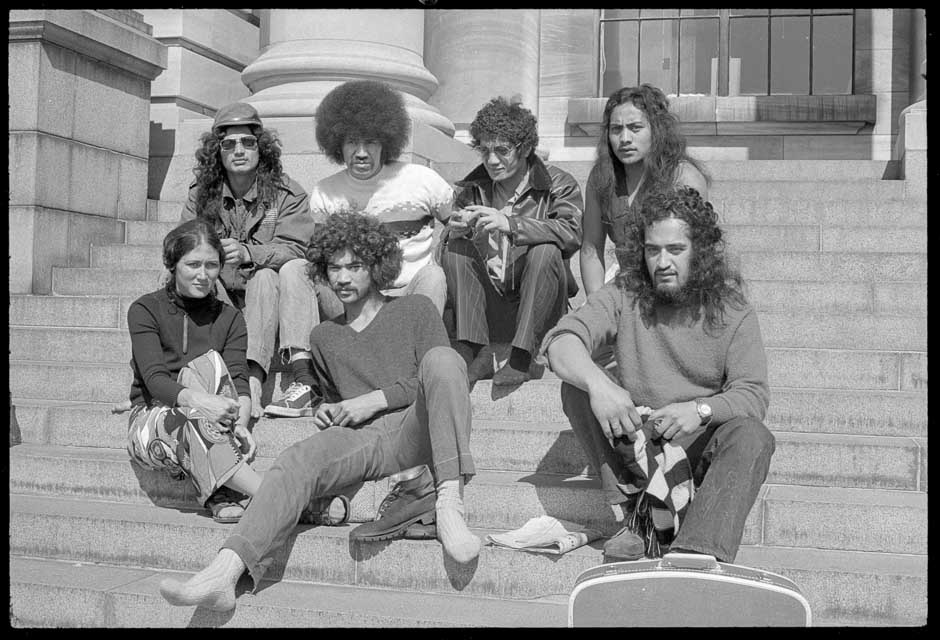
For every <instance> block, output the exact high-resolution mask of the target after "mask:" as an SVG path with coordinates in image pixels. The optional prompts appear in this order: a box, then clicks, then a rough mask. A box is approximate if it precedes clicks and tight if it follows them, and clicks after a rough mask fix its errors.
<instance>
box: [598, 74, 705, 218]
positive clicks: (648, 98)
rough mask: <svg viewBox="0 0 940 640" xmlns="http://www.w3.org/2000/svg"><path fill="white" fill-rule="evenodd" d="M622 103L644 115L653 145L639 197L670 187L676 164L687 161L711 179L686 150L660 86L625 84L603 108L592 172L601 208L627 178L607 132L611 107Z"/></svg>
mask: <svg viewBox="0 0 940 640" xmlns="http://www.w3.org/2000/svg"><path fill="white" fill-rule="evenodd" d="M622 104H632V105H633V106H635V107H636V108H637V109H639V110H640V111H642V112H643V113H644V114H645V115H646V119H647V120H648V121H649V125H650V133H651V137H652V144H651V146H650V152H649V155H648V156H647V157H646V159H645V160H644V165H645V169H646V180H644V181H643V184H642V185H641V187H640V193H639V194H637V195H638V199H642V197H644V196H645V194H647V193H650V192H652V191H662V190H663V189H666V188H670V187H672V186H673V184H674V183H675V181H676V178H677V177H678V174H679V166H680V165H681V164H682V163H683V162H688V163H689V164H691V165H692V166H694V167H695V168H696V169H698V170H699V171H700V172H701V173H702V175H703V176H705V179H706V181H707V182H708V181H710V178H709V176H708V173H707V172H706V171H705V167H704V166H703V165H702V164H701V163H700V162H698V161H697V160H695V159H694V158H692V157H690V156H689V154H688V153H687V152H686V140H685V136H684V135H683V134H682V132H681V131H680V126H679V118H677V117H676V115H675V114H674V113H672V112H671V111H670V110H669V100H668V99H667V98H666V94H664V93H663V92H662V90H661V89H659V88H657V87H654V86H653V85H651V84H641V85H640V86H638V87H624V88H622V89H618V90H617V91H615V92H613V93H612V94H611V96H610V98H608V99H607V104H606V106H605V107H604V119H603V122H602V126H601V132H600V138H599V139H598V141H597V160H595V161H594V167H593V168H592V169H591V173H592V174H593V175H594V179H595V181H596V182H595V184H596V185H597V188H598V200H599V202H600V204H601V207H602V208H603V209H609V208H610V206H611V203H613V202H614V201H615V193H616V186H617V183H618V182H621V181H624V180H625V179H626V172H625V170H624V168H623V163H622V162H620V160H619V159H618V158H617V156H616V155H615V153H614V150H613V149H611V148H610V140H609V139H608V132H609V130H610V117H611V113H613V110H614V109H616V108H617V107H619V106H620V105H622Z"/></svg>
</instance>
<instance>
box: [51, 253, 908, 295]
mask: <svg viewBox="0 0 940 640" xmlns="http://www.w3.org/2000/svg"><path fill="white" fill-rule="evenodd" d="M118 251H120V250H118ZM737 257H738V260H739V262H740V268H741V273H742V275H743V276H744V277H745V279H746V280H747V281H752V280H789V281H798V282H805V281H809V282H820V281H822V282H830V283H833V282H848V283H878V284H888V283H894V282H897V283H906V284H921V283H926V282H927V261H926V260H925V259H924V255H923V254H919V253H871V252H869V253H864V252H838V253H836V252H827V253H818V252H812V253H810V252H795V251H742V252H737ZM147 264H150V265H154V263H153V261H151V262H148V263H147ZM161 274H162V268H161V267H160V266H159V263H157V264H156V265H154V266H151V267H150V268H135V269H114V268H107V267H52V290H53V291H54V292H55V294H57V295H85V296H88V295H91V296H101V295H122V296H132V295H143V294H144V293H148V292H150V291H153V290H154V289H156V288H157V287H158V286H159V280H160V276H161Z"/></svg>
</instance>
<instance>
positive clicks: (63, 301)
mask: <svg viewBox="0 0 940 640" xmlns="http://www.w3.org/2000/svg"><path fill="white" fill-rule="evenodd" d="M154 273H157V272H156V270H155V271H153V272H150V271H148V275H147V276H146V277H145V280H146V282H147V283H148V284H150V286H151V290H153V289H155V288H156V286H155V284H153V277H154V276H153V274H154ZM747 290H748V294H749V296H750V298H751V299H752V301H753V304H754V306H755V308H756V309H757V310H758V312H760V313H761V318H763V315H764V313H766V312H810V313H833V314H877V315H884V316H903V317H911V316H918V317H926V315H927V283H926V282H921V283H897V282H890V283H877V282H876V283H858V282H854V283H853V282H808V281H803V282H791V281H788V280H750V281H748V282H747ZM139 295H141V294H140V293H139V292H134V293H133V294H131V295H124V296H118V295H105V294H100V295H92V296H82V295H48V296H39V295H29V294H14V295H11V296H10V306H9V310H10V312H9V313H10V315H9V322H10V324H15V325H29V326H37V325H38V326H43V325H45V326H64V327H102V328H105V327H126V326H127V307H128V306H130V303H131V302H133V301H134V300H135V299H136V298H137V297H138V296H139Z"/></svg>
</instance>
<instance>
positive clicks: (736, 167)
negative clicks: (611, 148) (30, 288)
mask: <svg viewBox="0 0 940 640" xmlns="http://www.w3.org/2000/svg"><path fill="white" fill-rule="evenodd" d="M693 155H694V152H693ZM549 163H550V164H553V165H555V166H556V167H558V168H559V169H564V170H565V171H567V172H568V173H570V174H571V175H572V176H574V177H575V178H577V179H578V181H579V182H586V181H587V177H588V174H589V173H590V172H591V167H592V166H593V164H594V163H593V161H588V162H585V161H560V162H553V161H552V160H551V159H549ZM705 168H706V169H707V170H708V172H709V173H710V174H711V177H712V180H713V181H714V182H716V183H722V182H765V181H766V182H792V181H795V182H806V181H816V182H867V181H871V182H875V181H881V180H882V178H883V177H884V176H885V175H887V174H888V173H889V171H890V169H889V167H888V162H887V161H885V160H799V161H793V160H707V161H706V162H705Z"/></svg>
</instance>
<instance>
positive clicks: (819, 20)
mask: <svg viewBox="0 0 940 640" xmlns="http://www.w3.org/2000/svg"><path fill="white" fill-rule="evenodd" d="M9 51H10V74H9V86H10V94H11V111H10V148H11V155H10V157H11V158H12V159H13V161H12V162H11V166H12V169H13V174H14V176H15V177H16V179H13V180H11V203H10V204H11V230H13V231H14V233H11V255H16V256H18V258H19V259H18V260H14V264H15V265H16V268H15V269H14V271H15V272H16V273H13V274H11V281H10V282H11V288H13V289H14V290H16V291H33V292H36V293H43V292H48V291H49V290H50V288H49V287H50V285H49V282H48V280H49V270H50V268H51V267H50V265H53V264H62V265H67V266H81V265H82V260H83V259H85V260H87V258H85V257H83V256H84V254H85V253H87V252H86V248H87V244H88V241H89V239H90V238H100V237H102V236H105V237H111V236H114V235H115V234H118V233H119V225H118V224H117V220H118V219H119V218H123V219H135V218H140V219H142V218H143V217H144V215H145V213H144V212H145V210H146V206H147V203H146V200H147V199H149V200H152V201H154V200H155V201H167V202H176V201H180V200H182V199H183V198H184V197H185V193H186V188H187V186H188V184H189V182H190V181H191V178H192V174H191V167H192V154H193V151H194V149H195V148H196V146H197V139H198V136H199V134H201V133H202V132H203V131H205V130H206V128H207V126H208V123H209V121H210V119H211V118H212V116H213V115H214V113H215V111H216V110H217V109H218V108H219V107H221V106H222V105H224V104H226V103H228V102H231V101H233V100H245V101H247V102H250V103H252V104H254V105H255V106H256V107H257V108H258V110H259V112H260V113H261V115H262V117H263V118H264V119H265V123H266V125H268V126H271V127H273V128H275V129H277V130H278V132H279V133H280V136H281V140H282V143H283V147H284V163H285V167H286V169H287V170H288V172H289V173H291V174H293V175H295V176H297V178H298V179H299V180H300V181H301V183H302V184H303V185H304V186H305V187H307V188H309V187H312V185H313V184H314V183H315V182H316V180H318V179H319V178H320V177H323V176H324V175H326V174H327V173H329V172H331V171H333V170H334V167H332V166H330V165H329V163H328V162H327V161H326V159H325V158H323V156H322V155H321V154H320V153H319V151H318V149H317V145H316V141H315V139H314V135H313V126H312V122H311V118H312V116H313V113H314V112H315V110H316V107H317V105H318V104H319V101H320V100H321V99H322V97H323V96H324V95H325V94H326V93H327V92H329V91H330V90H331V89H332V88H333V87H335V86H337V85H338V84H340V83H342V82H344V81H347V80H350V79H359V78H371V79H378V80H382V81H385V82H388V83H389V84H391V85H392V86H393V87H395V88H397V89H399V90H401V91H402V93H403V94H404V96H405V98H406V104H407V107H408V109H409V112H410V113H411V115H412V116H413V119H414V123H415V126H414V133H413V139H412V143H411V146H410V148H409V150H408V159H410V160H412V161H418V162H423V163H426V164H427V163H432V162H463V161H471V160H472V155H470V153H469V150H468V149H467V147H466V145H465V144H464V142H465V141H466V140H467V138H468V133H467V128H468V126H469V123H470V121H471V120H472V118H473V115H474V114H475V113H476V111H477V110H478V109H479V108H480V106H482V105H483V104H484V103H485V102H486V101H487V100H489V99H490V98H492V97H493V96H495V95H506V96H511V95H519V96H520V97H521V98H522V101H523V103H524V104H525V105H526V106H527V107H528V108H530V109H531V110H532V111H533V112H534V113H535V114H536V115H537V116H538V119H539V136H540V151H541V152H542V153H543V154H544V155H546V156H547V157H548V158H549V159H550V160H556V161H559V160H590V159H592V158H593V153H594V146H595V144H596V140H597V136H598V133H599V130H598V123H599V121H600V119H601V113H602V110H603V105H604V102H605V96H606V95H608V94H609V93H611V92H612V91H614V90H616V89H617V88H619V87H621V86H628V85H632V84H637V83H640V82H649V83H651V84H655V85H657V86H660V87H661V88H663V89H664V90H665V91H666V92H667V94H670V96H671V102H672V106H673V109H674V110H675V111H676V112H677V114H678V115H679V117H680V119H681V120H682V122H683V127H684V131H685V133H686V134H687V136H688V137H689V143H690V147H691V148H692V153H693V155H697V156H698V157H700V158H702V159H703V160H709V159H728V160H746V159H785V160H799V159H872V160H891V159H899V153H898V152H899V150H900V149H904V148H910V142H911V141H910V139H909V136H908V140H907V143H908V144H907V145H906V146H905V144H904V138H905V134H904V127H905V125H904V123H903V122H902V119H901V115H902V112H905V110H906V109H909V108H910V106H911V105H912V104H914V103H918V102H919V101H923V99H924V97H925V71H926V62H925V61H926V18H925V12H924V10H922V9H847V10H828V9H827V10H823V9H755V10H730V9H712V10H706V9H694V10H684V9H676V10H662V9H509V10H499V11H492V10H448V9H427V10H423V9H413V10H400V9H387V10H381V9H369V10H320V9H230V10H227V9H143V10H139V11H132V10H106V11H91V10H82V11H43V10H30V11H13V12H12V13H11V17H10V39H9ZM899 134H900V136H901V144H899ZM57 147H58V149H57ZM66 159H68V162H66ZM81 159H86V160H89V161H87V162H84V161H80V160H81ZM49 175H55V176H58V177H59V178H60V179H57V180H54V181H52V184H50V181H48V180H46V179H44V178H45V177H46V176H49ZM101 176H106V177H105V178H104V179H103V182H102V177H101ZM91 185H94V188H90V187H91ZM50 236H53V237H56V238H60V240H58V241H57V242H56V243H53V245H54V246H49V245H48V244H46V243H38V242H36V240H37V238H48V237H50ZM40 245H41V246H40ZM21 263H22V264H28V265H30V266H29V268H21V267H20V264H21Z"/></svg>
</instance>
